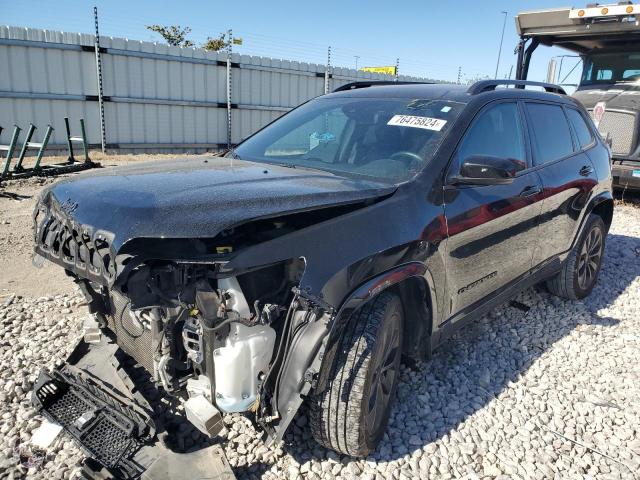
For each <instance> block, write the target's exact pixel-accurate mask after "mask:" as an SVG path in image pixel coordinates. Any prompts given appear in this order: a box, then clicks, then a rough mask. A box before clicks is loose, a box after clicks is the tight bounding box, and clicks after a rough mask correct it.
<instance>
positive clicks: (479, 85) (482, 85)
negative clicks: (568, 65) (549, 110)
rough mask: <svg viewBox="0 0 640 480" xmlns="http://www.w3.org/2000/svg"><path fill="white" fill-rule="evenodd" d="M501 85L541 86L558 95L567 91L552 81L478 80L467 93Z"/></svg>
mask: <svg viewBox="0 0 640 480" xmlns="http://www.w3.org/2000/svg"><path fill="white" fill-rule="evenodd" d="M501 85H514V86H516V87H520V88H524V87H541V88H544V89H545V91H546V92H549V93H558V94H560V95H566V94H567V92H565V91H564V88H562V87H561V86H560V85H554V84H553V83H544V82H530V81H528V80H480V81H479V82H476V83H474V84H473V85H471V86H470V87H469V89H468V90H467V93H468V94H469V95H477V94H478V93H482V92H490V91H491V90H495V89H496V87H499V86H501Z"/></svg>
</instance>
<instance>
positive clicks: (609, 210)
mask: <svg viewBox="0 0 640 480" xmlns="http://www.w3.org/2000/svg"><path fill="white" fill-rule="evenodd" d="M591 213H594V214H595V215H598V216H599V217H600V218H602V221H603V222H604V225H605V227H606V229H607V232H608V231H609V227H610V226H611V221H612V220H613V200H611V199H607V200H605V201H603V202H601V203H599V204H598V205H596V206H595V207H594V208H593V210H592V211H591Z"/></svg>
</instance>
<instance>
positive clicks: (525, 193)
mask: <svg viewBox="0 0 640 480" xmlns="http://www.w3.org/2000/svg"><path fill="white" fill-rule="evenodd" d="M540 192H542V187H540V186H538V185H529V186H527V187H524V190H522V191H521V192H520V196H521V197H531V196H533V195H537V194H538V193H540Z"/></svg>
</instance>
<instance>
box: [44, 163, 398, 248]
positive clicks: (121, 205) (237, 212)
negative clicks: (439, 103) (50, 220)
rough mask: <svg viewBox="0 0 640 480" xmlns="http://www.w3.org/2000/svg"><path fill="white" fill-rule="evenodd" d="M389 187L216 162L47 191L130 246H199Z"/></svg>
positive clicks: (141, 170)
mask: <svg viewBox="0 0 640 480" xmlns="http://www.w3.org/2000/svg"><path fill="white" fill-rule="evenodd" d="M395 189H396V187H395V186H393V185H388V184H384V183H378V182H374V181H368V180H359V179H353V178H346V177H342V176H339V175H334V174H331V173H326V172H321V171H317V170H309V169H302V168H287V167H281V166H274V165H268V164H261V163H255V162H249V161H243V160H235V159H230V158H222V157H209V158H204V159H203V158H199V159H193V158H192V159H178V160H171V161H155V162H150V163H144V164H139V165H132V166H127V167H120V168H110V169H107V170H103V171H93V172H88V173H85V174H81V175H79V176H77V177H74V178H72V179H67V180H63V181H61V182H58V183H56V184H54V185H53V186H51V187H49V188H48V189H47V190H46V191H45V192H44V193H43V197H42V199H43V201H44V203H45V204H47V205H49V204H50V203H52V202H53V203H56V204H57V205H58V206H59V207H60V209H61V210H63V211H64V212H65V213H66V214H67V215H68V216H70V217H72V219H73V221H74V222H77V223H79V224H82V225H87V226H91V227H93V228H94V229H96V230H106V231H108V232H111V233H112V234H114V239H113V242H112V244H111V246H112V249H113V251H114V252H117V251H119V249H120V247H122V245H123V244H124V243H125V242H127V241H128V240H130V239H132V238H140V237H146V238H207V237H209V238H210V237H214V236H215V235H217V234H218V233H219V232H221V231H222V230H224V229H226V228H229V227H232V226H234V225H238V224H240V223H244V222H246V221H248V220H252V219H257V218H264V217H271V216H276V215H280V214H282V213H288V212H296V211H304V210H311V209H314V208H319V207H323V206H330V205H339V204H345V203H352V202H357V201H360V200H365V199H369V198H376V197H379V196H383V195H388V194H390V193H392V192H393V191H394V190H395Z"/></svg>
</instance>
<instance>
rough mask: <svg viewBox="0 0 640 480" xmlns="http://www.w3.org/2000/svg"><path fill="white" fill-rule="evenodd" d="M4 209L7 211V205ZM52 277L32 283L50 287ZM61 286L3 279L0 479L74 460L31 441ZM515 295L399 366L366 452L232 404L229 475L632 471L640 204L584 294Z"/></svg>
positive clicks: (55, 469)
mask: <svg viewBox="0 0 640 480" xmlns="http://www.w3.org/2000/svg"><path fill="white" fill-rule="evenodd" d="M21 188H32V189H35V190H37V188H39V187H37V186H36V187H33V186H30V185H27V186H26V187H24V186H23V187H21ZM4 201H6V202H10V200H7V199H0V203H2V202H4ZM27 202H30V200H28V201H27ZM0 207H2V208H0V212H1V213H2V215H5V214H6V213H5V212H7V211H9V210H10V209H11V208H13V207H11V205H10V206H9V207H7V206H6V204H2V205H0ZM15 208H25V207H23V206H21V205H20V206H16V207H15ZM2 221H3V218H0V223H2ZM12 221H13V220H12ZM27 223H28V222H23V220H20V219H19V218H15V223H14V225H13V226H12V227H11V235H13V237H12V238H20V239H21V238H30V237H29V234H28V231H25V232H22V233H20V232H17V231H16V225H20V228H26V227H24V225H26V224H27ZM23 224H24V225H23ZM1 226H2V225H0V227H1ZM2 233H3V231H2V230H0V235H2ZM0 243H1V242H0ZM7 252H8V250H3V252H2V256H3V257H4V256H5V254H8V253H7ZM25 268H28V267H25ZM36 278H37V277H36ZM47 281H50V280H49V278H48V277H45V280H44V281H43V282H41V283H40V284H38V285H37V287H38V288H40V289H42V290H47V287H48V285H47V283H46V282H47ZM65 285H66V286H65V287H64V288H65V289H66V290H67V291H66V293H61V294H57V295H54V296H43V297H38V296H36V295H33V294H32V293H29V294H25V293H23V292H24V291H25V290H23V289H22V285H21V284H20V282H19V281H18V280H15V281H13V282H12V283H10V284H8V283H7V282H6V281H5V279H4V278H0V366H1V368H0V433H1V435H0V478H22V477H25V476H27V477H33V478H43V479H45V478H46V479H49V478H69V477H73V476H76V475H77V472H78V470H79V466H80V462H81V461H82V458H83V456H82V454H81V453H80V451H79V450H78V449H77V448H76V447H75V446H74V445H73V443H72V442H71V441H70V440H68V439H67V438H66V437H62V438H61V439H60V441H59V442H58V444H57V445H55V446H54V447H53V448H50V449H49V450H48V451H47V452H40V451H37V450H35V449H33V448H31V447H30V444H29V440H30V438H31V435H32V433H33V431H34V430H35V429H36V428H37V427H38V426H39V425H40V424H41V422H42V420H43V419H42V418H41V417H40V416H38V415H36V413H35V411H34V410H33V409H32V408H31V407H30V404H29V399H28V395H27V392H28V391H29V390H30V389H31V386H32V383H33V381H34V380H35V378H36V375H37V373H38V371H39V369H40V368H41V367H52V366H53V365H54V364H55V363H56V362H57V361H60V360H62V359H63V358H64V357H66V355H67V354H68V353H69V351H70V350H71V348H72V346H73V343H74V342H75V339H76V338H77V337H78V334H79V326H80V324H81V319H82V317H83V316H84V315H85V314H86V311H85V307H84V306H83V305H82V299H81V297H80V295H79V294H78V293H77V292H75V291H74V290H73V287H72V286H71V285H69V284H65ZM33 290H34V288H32V289H31V290H26V291H27V292H32V291H33ZM21 295H24V296H21ZM517 301H518V302H519V303H514V304H511V305H503V306H502V307H499V308H497V309H495V310H494V311H492V312H491V313H490V314H489V315H487V316H485V317H484V318H482V319H480V320H479V321H478V322H477V323H476V324H474V325H472V326H471V327H469V328H467V329H465V330H463V331H462V332H461V333H460V334H458V335H457V336H456V337H455V338H454V339H452V340H451V341H450V342H448V343H447V344H446V345H445V346H444V347H443V348H441V349H440V350H439V351H438V352H437V353H436V354H435V355H434V358H433V359H432V361H431V362H429V363H426V364H422V363H418V364H412V365H403V370H402V374H401V377H400V385H399V388H398V399H397V401H396V404H395V408H394V411H393V414H392V416H391V421H390V425H389V428H388V429H387V433H386V434H385V437H384V439H383V441H382V443H381V445H380V447H379V448H378V450H377V451H376V452H375V454H374V455H372V456H371V457H369V458H366V459H361V460H353V459H350V458H348V457H342V456H340V455H338V454H336V453H334V452H331V451H328V450H326V449H324V448H322V447H320V446H318V445H317V444H316V443H315V442H314V441H313V439H312V438H311V434H310V431H309V428H308V426H307V417H306V414H305V411H304V409H303V410H302V411H301V412H300V414H299V415H298V416H297V417H296V419H295V420H294V424H293V425H292V427H291V428H290V430H289V432H288V434H287V435H286V437H285V441H284V442H283V443H282V444H281V445H279V446H277V447H272V448H267V447H265V446H264V445H263V443H262V442H261V441H260V440H259V433H258V432H257V431H256V430H255V429H254V428H253V426H252V425H251V422H250V421H249V420H248V418H245V417H243V416H240V415H235V416H232V417H228V418H227V419H226V423H227V427H228V428H227V429H226V431H225V432H223V435H222V439H221V440H222V443H223V445H224V448H225V451H226V454H227V457H228V459H229V462H230V464H231V465H232V467H234V472H235V474H236V475H237V476H238V478H272V479H275V478H291V479H296V478H308V479H318V478H336V477H337V478H365V479H381V478H389V479H405V478H407V479H409V478H416V477H420V478H442V479H447V478H470V479H474V478H522V479H545V478H561V479H566V478H580V479H583V478H597V479H600V478H602V479H609V478H611V479H616V478H625V479H626V478H637V479H640V473H638V472H640V400H639V399H640V209H639V208H638V207H637V206H633V205H629V204H626V205H619V206H618V207H617V209H616V212H615V216H614V223H613V227H612V229H611V232H610V234H609V237H608V239H607V248H606V252H605V260H604V266H603V270H602V272H601V275H600V281H599V284H598V286H597V287H596V289H595V290H594V292H593V294H592V295H591V297H589V298H588V299H586V300H585V301H583V302H565V301H562V300H559V299H557V298H555V297H552V296H551V295H549V294H548V293H547V292H546V290H545V289H544V288H542V287H536V288H533V289H529V290H527V291H526V292H524V293H522V294H521V295H520V296H519V297H518V298H517ZM527 308H528V310H527ZM191 433H192V432H190V430H189V429H186V428H185V429H184V435H185V437H188V436H190V435H191ZM194 438H195V436H194ZM187 440H188V438H187Z"/></svg>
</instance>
